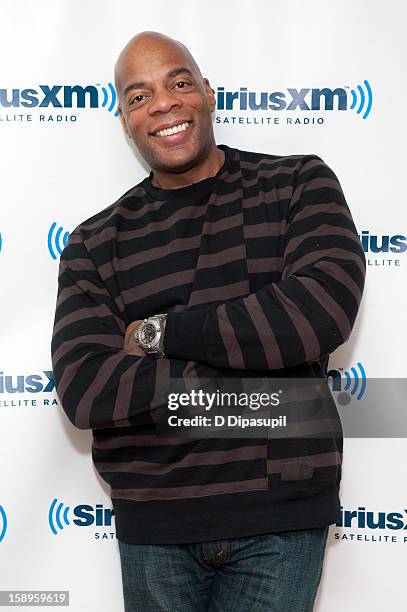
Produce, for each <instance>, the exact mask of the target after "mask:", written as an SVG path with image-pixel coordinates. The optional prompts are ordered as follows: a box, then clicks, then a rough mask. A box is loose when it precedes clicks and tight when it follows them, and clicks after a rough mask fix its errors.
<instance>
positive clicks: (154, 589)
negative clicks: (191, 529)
mask: <svg viewBox="0 0 407 612" xmlns="http://www.w3.org/2000/svg"><path fill="white" fill-rule="evenodd" d="M328 531H329V527H328V526H327V527H318V528H315V529H304V530H300V531H285V532H281V533H267V534H265V535H259V536H250V537H245V538H233V539H229V540H216V541H212V542H197V543H193V544H163V545H161V544H127V543H125V542H122V541H120V540H119V550H120V560H121V568H122V578H123V595H124V603H125V610H126V612H150V611H151V612H152V611H155V612H157V611H160V610H161V611H164V610H165V611H166V612H204V611H205V612H243V611H244V612H248V611H250V612H266V611H267V612H312V610H313V607H314V601H315V597H316V594H317V590H318V585H319V582H320V579H321V574H322V565H323V560H324V554H325V546H326V541H327V536H328Z"/></svg>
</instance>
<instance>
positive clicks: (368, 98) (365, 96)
mask: <svg viewBox="0 0 407 612" xmlns="http://www.w3.org/2000/svg"><path fill="white" fill-rule="evenodd" d="M363 84H364V86H365V89H366V93H365V90H364V89H363V87H362V85H358V86H357V87H356V89H357V92H356V91H355V90H354V89H351V94H352V104H351V105H350V108H351V109H352V110H353V109H354V108H355V107H356V105H357V103H358V98H360V100H359V106H358V108H357V109H356V112H357V114H358V115H360V113H361V112H362V110H363V108H364V106H365V104H366V110H365V112H364V113H363V115H362V117H363V119H366V117H367V116H368V115H369V113H370V110H371V108H372V103H373V93H372V88H371V87H370V84H369V81H366V79H365V80H364V81H363Z"/></svg>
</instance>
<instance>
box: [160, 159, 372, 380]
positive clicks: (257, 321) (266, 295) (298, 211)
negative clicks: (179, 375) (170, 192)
mask: <svg viewBox="0 0 407 612" xmlns="http://www.w3.org/2000/svg"><path fill="white" fill-rule="evenodd" d="M270 240H273V237H270ZM262 255H263V256H266V254H265V253H264V254H262ZM365 274H366V258H365V255H364V252H363V249H362V246H361V244H360V240H359V237H358V234H357V231H356V228H355V225H354V222H353V219H352V216H351V213H350V210H349V207H348V205H347V203H346V200H345V197H344V194H343V192H342V189H341V186H340V183H339V181H338V178H337V177H336V175H335V173H334V172H333V171H332V170H331V169H330V168H329V166H327V165H326V164H325V163H324V162H323V160H322V159H320V158H319V157H317V156H316V155H312V156H311V155H309V156H305V157H304V158H303V161H302V163H301V166H300V168H299V169H298V171H297V173H296V176H295V178H294V179H293V185H292V194H291V198H290V203H289V208H288V217H287V219H286V232H285V242H284V253H283V270H282V274H281V279H280V280H279V281H277V282H272V283H270V284H267V285H265V286H264V287H263V288H262V289H260V290H258V291H256V292H253V293H250V294H249V295H247V296H245V297H242V298H238V299H232V300H230V301H227V302H224V303H215V304H212V305H209V306H207V307H204V308H202V307H200V308H193V307H191V308H190V309H186V310H184V311H182V312H179V313H178V312H171V313H168V316H167V323H166V329H165V336H164V351H165V353H166V354H167V355H168V356H170V357H179V358H183V359H196V360H198V361H202V362H205V363H207V364H209V365H212V366H218V367H228V368H237V369H250V370H273V369H280V368H285V367H290V366H295V365H298V364H301V363H304V362H307V361H312V360H319V359H320V358H322V357H323V356H324V355H327V354H329V353H331V352H332V351H334V350H335V349H336V348H337V347H338V346H340V345H341V344H342V343H344V342H345V341H346V340H347V339H348V338H349V335H350V333H351V330H352V327H353V325H354V322H355V319H356V315H357V312H358V308H359V305H360V301H361V298H362V292H363V287H364V281H365ZM191 338H193V342H191Z"/></svg>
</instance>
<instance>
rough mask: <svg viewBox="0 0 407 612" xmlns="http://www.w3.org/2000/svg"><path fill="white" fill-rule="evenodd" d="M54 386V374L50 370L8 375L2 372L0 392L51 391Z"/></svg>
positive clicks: (0, 374) (0, 373) (0, 375)
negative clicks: (38, 372) (40, 372)
mask: <svg viewBox="0 0 407 612" xmlns="http://www.w3.org/2000/svg"><path fill="white" fill-rule="evenodd" d="M54 387H55V383H54V375H53V373H52V372H51V371H50V370H43V374H29V375H28V376H25V375H24V374H17V375H15V376H13V375H8V374H7V375H6V374H4V372H0V393H51V391H53V390H54Z"/></svg>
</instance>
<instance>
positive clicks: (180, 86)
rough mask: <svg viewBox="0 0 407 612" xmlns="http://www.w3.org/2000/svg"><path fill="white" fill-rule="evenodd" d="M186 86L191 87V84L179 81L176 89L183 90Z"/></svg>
mask: <svg viewBox="0 0 407 612" xmlns="http://www.w3.org/2000/svg"><path fill="white" fill-rule="evenodd" d="M185 85H191V83H189V82H188V81H178V83H176V84H175V87H178V89H183V88H184V86H185Z"/></svg>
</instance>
